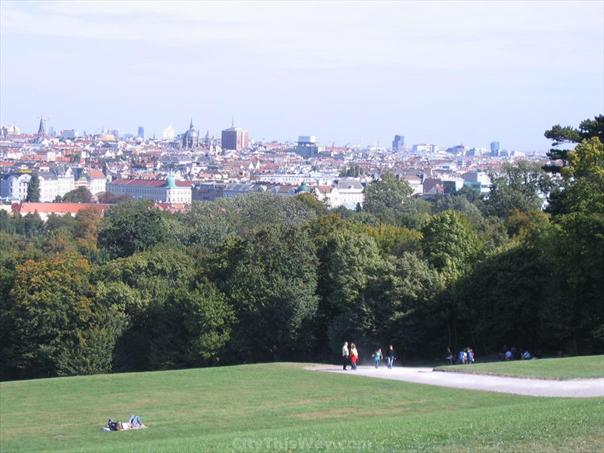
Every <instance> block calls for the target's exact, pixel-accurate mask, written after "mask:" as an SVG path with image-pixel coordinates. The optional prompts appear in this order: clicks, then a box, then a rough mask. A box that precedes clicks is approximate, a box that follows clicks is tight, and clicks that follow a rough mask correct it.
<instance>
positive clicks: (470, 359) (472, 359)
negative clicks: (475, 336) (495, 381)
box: [466, 346, 475, 364]
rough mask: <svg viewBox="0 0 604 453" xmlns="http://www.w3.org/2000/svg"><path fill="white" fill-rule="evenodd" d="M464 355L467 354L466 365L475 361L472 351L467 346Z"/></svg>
mask: <svg viewBox="0 0 604 453" xmlns="http://www.w3.org/2000/svg"><path fill="white" fill-rule="evenodd" d="M466 354H467V357H468V358H467V363H468V364H472V363H474V359H475V357H474V350H473V349H472V348H470V347H469V346H468V348H467V349H466Z"/></svg>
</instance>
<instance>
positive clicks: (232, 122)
mask: <svg viewBox="0 0 604 453" xmlns="http://www.w3.org/2000/svg"><path fill="white" fill-rule="evenodd" d="M231 127H232V128H233V129H234V128H235V116H231Z"/></svg>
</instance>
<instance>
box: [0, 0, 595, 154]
mask: <svg viewBox="0 0 604 453" xmlns="http://www.w3.org/2000/svg"><path fill="white" fill-rule="evenodd" d="M0 8H1V13H0V14H1V17H0V19H1V21H0V24H1V25H0V38H1V44H0V63H1V64H0V66H1V69H0V77H1V78H0V80H1V83H0V122H1V123H8V124H12V123H14V124H16V125H17V126H19V127H20V128H21V129H22V130H24V131H35V130H37V124H38V120H39V116H40V115H41V114H42V115H44V116H46V117H47V118H48V120H47V124H48V125H49V126H53V127H54V128H55V129H56V130H57V131H59V130H61V129H72V128H75V129H78V130H79V131H84V130H85V131H88V132H94V131H97V130H99V129H100V128H101V127H105V128H108V129H120V131H121V132H123V133H136V129H137V127H138V126H144V127H145V133H146V136H147V137H150V136H152V135H153V133H154V132H155V134H156V135H157V136H158V137H161V132H162V129H163V128H165V127H166V126H168V124H171V125H172V127H173V128H174V129H175V130H176V132H177V133H180V132H183V131H184V130H185V129H186V128H187V127H188V124H189V121H190V118H193V121H194V123H195V126H196V127H197V128H199V129H200V130H201V131H202V133H205V131H206V130H209V131H210V134H213V135H217V134H218V133H219V131H220V130H221V129H223V128H226V127H229V126H230V124H231V118H232V117H233V116H234V117H235V122H236V125H237V126H240V127H244V128H245V129H247V130H249V132H250V136H252V137H254V138H256V139H266V140H270V139H277V140H290V141H291V140H295V139H296V138H297V136H298V135H315V136H317V139H318V140H319V141H320V143H321V144H331V143H332V142H335V143H336V144H340V145H343V144H346V143H350V144H377V143H378V142H379V144H381V145H384V146H389V144H390V142H391V140H392V137H393V136H394V134H401V135H404V136H405V138H406V142H407V143H436V144H441V145H454V144H459V143H464V144H467V145H469V146H487V145H488V143H489V142H490V141H494V140H498V141H500V142H501V145H502V147H504V148H507V149H522V150H527V151H530V150H538V151H543V150H545V149H547V147H548V144H549V142H548V141H547V140H546V139H545V138H544V137H543V131H544V130H545V129H547V128H549V127H550V126H551V125H552V124H556V123H560V124H563V125H566V124H570V125H576V124H578V122H579V121H581V120H583V119H585V118H588V117H593V116H594V115H596V114H599V113H602V111H603V110H604V106H603V102H604V101H603V99H604V82H603V80H604V60H603V54H604V3H602V2H600V1H584V2H562V1H549V2H548V1H534V2H488V3H487V2H478V1H476V2H448V3H444V2H352V1H349V2H336V1H333V2H320V3H319V2H304V3H302V2H279V3H274V2H222V3H218V2H207V3H205V2H204V3H202V4H198V3H191V2H171V3H163V2H146V3H142V2H119V3H117V2H90V3H86V2H84V3H73V2H72V3H69V2H15V1H7V0H3V1H2V3H1V6H0Z"/></svg>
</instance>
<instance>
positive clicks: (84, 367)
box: [5, 255, 123, 377]
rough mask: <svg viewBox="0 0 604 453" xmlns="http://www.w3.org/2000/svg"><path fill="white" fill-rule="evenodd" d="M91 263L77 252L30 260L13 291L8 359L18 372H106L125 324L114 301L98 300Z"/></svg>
mask: <svg viewBox="0 0 604 453" xmlns="http://www.w3.org/2000/svg"><path fill="white" fill-rule="evenodd" d="M88 276H89V265H88V262H87V260H86V259H84V258H82V257H79V256H77V255H63V256H56V257H50V258H42V259H38V260H36V261H34V260H26V261H24V262H23V263H22V264H18V265H17V266H16V272H15V280H14V284H13V286H12V289H11V291H10V293H9V299H10V302H9V304H8V307H7V312H8V314H7V315H6V316H7V319H9V320H10V340H9V345H10V346H9V348H7V349H6V350H5V351H6V355H7V357H6V359H7V360H8V362H9V367H10V368H12V370H13V373H14V375H16V376H20V377H41V376H55V375H70V374H89V373H100V372H107V371H110V369H111V359H112V358H111V357H112V351H113V345H114V344H115V341H116V340H117V336H118V335H119V333H120V332H121V329H122V327H123V322H122V321H123V317H122V315H121V314H120V312H119V310H117V309H115V307H108V306H103V305H101V304H98V303H96V301H95V300H94V298H93V297H92V295H93V291H94V290H93V288H92V287H91V286H90V283H89V280H88Z"/></svg>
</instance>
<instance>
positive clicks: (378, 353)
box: [373, 348, 382, 368]
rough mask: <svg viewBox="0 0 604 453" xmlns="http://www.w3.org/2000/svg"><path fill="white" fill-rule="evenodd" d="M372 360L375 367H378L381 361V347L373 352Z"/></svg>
mask: <svg viewBox="0 0 604 453" xmlns="http://www.w3.org/2000/svg"><path fill="white" fill-rule="evenodd" d="M373 362H374V363H375V367H376V368H379V367H380V363H381V362H382V348H378V350H377V351H375V352H374V353H373Z"/></svg>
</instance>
